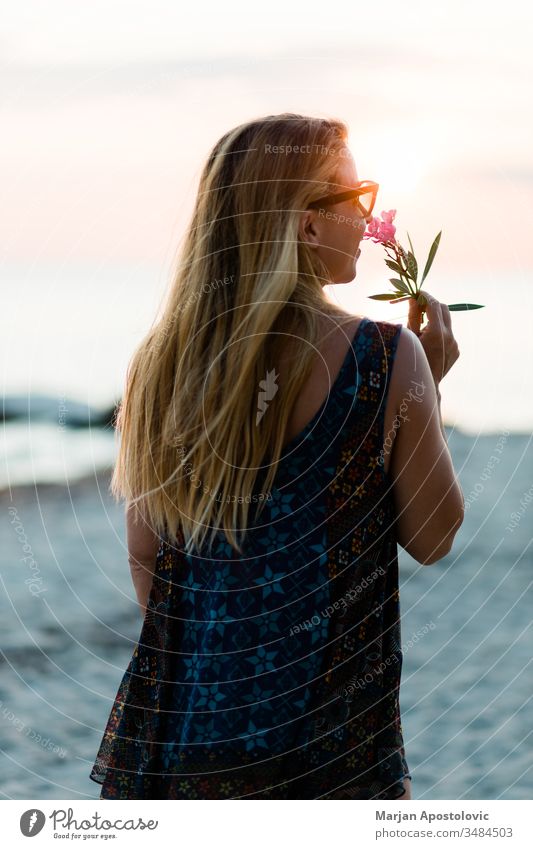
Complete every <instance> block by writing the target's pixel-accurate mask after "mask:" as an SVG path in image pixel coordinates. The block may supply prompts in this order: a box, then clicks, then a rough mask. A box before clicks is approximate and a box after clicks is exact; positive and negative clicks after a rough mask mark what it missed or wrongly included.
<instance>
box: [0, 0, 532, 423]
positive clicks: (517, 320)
mask: <svg viewBox="0 0 533 849" xmlns="http://www.w3.org/2000/svg"><path fill="white" fill-rule="evenodd" d="M532 35H533V11H532V9H531V7H529V8H526V7H525V5H524V4H523V3H521V2H516V1H515V0H511V2H507V3H506V4H505V6H502V4H500V3H498V4H496V3H494V2H477V0H475V2H468V0H467V2H448V3H446V4H439V5H430V4H427V3H422V2H412V0H411V2H409V0H408V1H407V2H404V3H401V4H399V3H393V2H389V0H382V2H380V3H379V4H368V3H359V2H349V3H348V2H346V3H345V2H337V3H335V4H332V5H328V4H323V3H309V4H306V5H305V6H303V7H302V6H301V5H294V6H293V5H292V4H288V3H285V2H284V3H281V2H269V3H265V4H261V5H260V6H259V7H257V8H256V7H254V6H253V5H252V4H250V3H244V2H230V3H229V4H219V5H213V6H211V5H209V6H206V5H205V4H187V5H186V6H183V5H182V4H178V3H172V2H167V1H166V0H165V2H163V0H155V2H150V3H147V2H145V3H139V2H127V3H126V2H122V0H119V2H117V0H112V2H105V3H104V2H100V0H98V2H92V3H90V4H82V3H72V2H67V0H65V2H57V0H51V2H48V3H46V4H43V3H39V2H35V1H34V0H30V2H25V3H23V4H12V5H11V7H10V8H9V10H6V11H5V12H4V15H3V22H2V31H1V35H0V55H1V60H0V61H1V64H0V77H1V86H0V111H1V117H2V127H3V131H2V134H1V136H0V150H1V157H0V173H1V180H2V199H3V202H2V204H1V205H0V217H1V227H2V233H3V239H2V243H1V244H2V248H1V264H2V272H1V280H2V282H1V285H2V303H3V306H4V309H3V310H2V317H1V318H0V330H1V331H2V338H3V342H2V383H3V388H4V390H5V391H8V392H26V391H28V390H29V389H31V390H32V391H48V392H50V393H52V394H53V393H59V392H63V391H65V392H67V393H69V394H72V395H73V396H74V397H76V398H78V399H79V400H85V399H86V400H89V401H90V402H91V403H95V404H100V403H101V404H105V403H106V402H107V401H110V400H112V398H113V396H114V395H116V394H118V393H120V391H121V388H122V383H123V378H124V370H125V367H126V364H127V361H128V359H129V356H130V355H131V352H132V350H133V347H134V346H135V344H136V343H137V341H138V340H139V339H140V338H141V337H142V335H143V333H144V332H145V331H146V329H147V328H148V327H149V326H150V324H151V322H152V319H153V317H154V311H155V310H156V309H157V305H158V303H159V300H160V298H161V297H162V295H163V293H164V291H165V287H166V285H167V284H168V281H169V269H170V266H171V263H172V261H173V259H174V256H175V253H176V250H177V249H178V247H179V242H180V239H181V237H182V235H183V230H184V227H185V225H186V223H187V220H188V217H189V214H190V211H191V207H192V204H193V200H194V195H195V189H196V186H197V179H198V174H199V171H200V169H201V167H202V165H203V162H204V160H205V157H206V156H207V154H208V152H209V150H210V148H211V146H212V145H213V144H214V142H215V141H216V140H217V139H218V138H219V136H220V135H222V133H224V132H225V131H227V130H228V129H229V128H230V127H232V126H233V125H235V124H238V123H241V122H242V121H245V120H247V119H249V118H252V117H256V116H259V115H268V114H273V113H276V112H282V111H295V112H300V113H306V114H311V115H317V116H326V117H340V118H342V119H343V120H345V121H346V122H347V123H348V125H349V127H350V132H351V138H350V147H351V149H352V151H353V153H354V157H355V160H356V165H357V170H358V173H359V177H360V178H361V179H364V178H367V179H373V180H376V181H377V182H379V183H380V186H381V189H380V194H379V195H378V201H377V204H376V212H378V213H379V212H380V211H381V210H384V209H385V210H388V209H391V208H395V209H397V215H396V224H397V226H398V233H397V235H398V238H399V239H400V240H401V241H405V242H406V235H405V234H406V231H407V230H408V231H409V233H410V235H411V237H412V239H413V241H414V244H415V248H416V249H417V254H418V255H419V258H421V259H422V260H424V259H425V254H426V252H427V250H428V248H429V246H430V244H431V241H432V240H433V238H434V236H435V235H436V233H437V232H438V231H439V230H442V231H443V235H442V239H441V246H440V249H439V253H438V254H437V259H436V260H435V264H434V269H433V270H432V272H431V274H430V276H429V278H428V281H427V289H428V291H430V292H432V294H434V295H435V296H436V297H438V298H439V299H440V300H443V301H444V300H445V301H446V302H447V303H451V302H452V301H457V300H468V301H474V302H478V303H482V304H486V307H485V309H483V310H478V311H476V312H474V313H470V314H457V313H456V314H455V316H454V327H455V328H456V336H457V338H458V342H459V346H460V349H461V358H460V361H459V363H458V364H457V366H456V367H455V368H454V370H453V371H452V372H451V373H450V375H449V376H447V377H446V378H445V381H443V385H442V388H441V391H442V396H443V412H445V413H446V415H447V417H448V419H449V420H450V421H452V422H455V423H456V424H457V425H458V426H459V427H464V428H465V429H470V430H473V431H476V430H484V429H487V428H498V427H509V428H510V429H512V428H521V429H526V430H530V429H531V428H532V426H533V404H532V403H531V397H532V392H533V381H532V377H531V371H532V368H531V367H532V365H533V343H532V341H531V339H532V338H533V333H532V318H531V316H532V306H533V303H532V302H533V298H532V294H531V286H532V282H533V280H532V277H533V275H532V271H533V262H532V259H531V253H530V246H531V241H532V224H533V144H532V142H533V132H532V130H533V120H532V114H533V111H532V108H531V107H532V97H531V79H532V78H533V75H532V71H533V67H532V65H533V62H532V60H531V49H530V44H531V38H532ZM382 254H383V252H382V249H380V248H378V247H377V246H375V245H373V244H372V243H370V242H364V243H363V255H362V257H361V259H360V261H359V266H358V275H357V279H356V281H354V283H352V284H348V285H347V286H345V287H343V289H342V291H340V287H334V288H333V291H332V297H334V298H336V299H337V300H339V301H341V302H342V303H343V304H344V305H345V306H346V307H347V308H349V309H351V310H353V311H355V312H358V313H360V314H366V315H370V316H371V317H373V318H384V319H387V320H391V321H403V320H404V319H405V316H406V311H405V310H402V307H403V306H404V305H401V304H400V305H398V306H397V307H392V306H389V305H387V304H379V303H377V302H375V301H370V300H368V298H367V296H368V294H371V293H372V292H375V291H377V288H376V287H378V289H379V288H383V289H385V288H386V286H387V283H386V281H387V276H386V275H387V269H386V268H385V266H384V264H383V258H382ZM424 285H425V286H426V284H424ZM337 290H339V291H337ZM7 302H9V304H10V306H9V309H7V308H6V303H7Z"/></svg>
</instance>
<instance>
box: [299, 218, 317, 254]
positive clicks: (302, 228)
mask: <svg viewBox="0 0 533 849" xmlns="http://www.w3.org/2000/svg"><path fill="white" fill-rule="evenodd" d="M319 229H320V228H319V226H318V216H317V212H316V210H314V209H306V210H305V212H302V214H301V216H300V223H299V226H298V238H299V240H300V241H301V242H305V243H306V244H307V245H308V246H309V247H310V248H313V249H314V250H316V249H317V248H318V246H319V244H320V238H319Z"/></svg>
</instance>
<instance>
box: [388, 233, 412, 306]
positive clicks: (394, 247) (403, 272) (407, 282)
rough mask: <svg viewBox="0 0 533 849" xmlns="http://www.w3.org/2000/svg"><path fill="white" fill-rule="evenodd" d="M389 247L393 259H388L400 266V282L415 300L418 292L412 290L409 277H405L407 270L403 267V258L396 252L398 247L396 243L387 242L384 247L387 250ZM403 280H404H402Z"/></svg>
mask: <svg viewBox="0 0 533 849" xmlns="http://www.w3.org/2000/svg"><path fill="white" fill-rule="evenodd" d="M389 246H390V247H391V248H392V250H393V251H394V257H390V259H395V260H396V262H397V263H398V265H399V266H400V280H401V281H402V283H405V285H406V286H407V288H408V289H409V292H410V293H411V295H412V297H413V298H416V297H417V295H418V292H416V291H415V290H413V288H412V287H411V282H410V280H409V277H408V276H407V269H406V268H405V267H404V264H403V257H402V255H401V253H400V251H399V250H398V245H397V244H396V242H387V244H386V246H385V247H386V248H387V247H389ZM404 278H405V280H404Z"/></svg>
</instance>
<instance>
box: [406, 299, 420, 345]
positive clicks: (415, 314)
mask: <svg viewBox="0 0 533 849" xmlns="http://www.w3.org/2000/svg"><path fill="white" fill-rule="evenodd" d="M421 322H422V310H421V308H420V305H419V304H418V302H417V301H416V299H415V298H409V315H408V318H407V327H408V329H409V330H412V331H413V333H416V335H417V336H418V335H419V334H420V324H421Z"/></svg>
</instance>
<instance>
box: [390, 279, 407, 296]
mask: <svg viewBox="0 0 533 849" xmlns="http://www.w3.org/2000/svg"><path fill="white" fill-rule="evenodd" d="M389 280H390V282H391V283H392V284H393V286H396V288H397V289H400V291H402V292H405V294H406V295H410V294H411V292H410V290H409V286H407V284H406V283H404V282H403V280H399V279H398V278H397V277H389Z"/></svg>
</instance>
